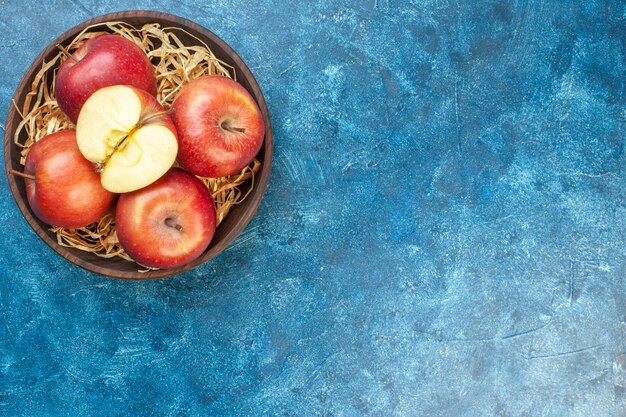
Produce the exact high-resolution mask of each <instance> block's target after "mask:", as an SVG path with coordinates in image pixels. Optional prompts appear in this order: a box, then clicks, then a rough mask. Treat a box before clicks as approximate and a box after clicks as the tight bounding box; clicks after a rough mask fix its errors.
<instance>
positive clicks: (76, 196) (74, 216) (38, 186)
mask: <svg viewBox="0 0 626 417" xmlns="http://www.w3.org/2000/svg"><path fill="white" fill-rule="evenodd" d="M24 174H25V175H24V176H27V177H30V178H25V182H26V197H27V199H28V203H29V205H30V207H31V209H32V210H33V212H34V213H35V215H36V216H37V217H38V218H39V219H40V220H41V221H42V222H44V223H47V224H49V225H52V226H60V227H83V226H87V225H88V224H90V223H93V222H95V221H98V220H99V219H100V218H101V217H102V216H103V215H105V214H106V212H107V211H108V210H109V209H110V208H111V206H112V204H113V202H114V200H115V197H116V195H115V194H113V193H111V192H109V191H107V190H105V189H104V188H103V187H102V185H100V175H99V174H98V173H97V172H96V170H95V169H94V166H93V165H92V164H91V162H89V161H88V160H86V159H85V158H84V157H83V156H82V155H81V153H80V151H79V150H78V146H77V145H76V132H75V131H73V130H65V131H62V132H57V133H53V134H51V135H48V136H46V137H44V138H42V139H41V140H39V141H37V142H35V144H33V146H32V147H31V148H30V151H29V153H28V155H27V156H26V164H25V166H24ZM33 177H34V178H33Z"/></svg>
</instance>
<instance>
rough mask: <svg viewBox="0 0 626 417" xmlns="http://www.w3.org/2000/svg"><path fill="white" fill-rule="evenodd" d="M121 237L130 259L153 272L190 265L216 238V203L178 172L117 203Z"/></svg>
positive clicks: (204, 189)
mask: <svg viewBox="0 0 626 417" xmlns="http://www.w3.org/2000/svg"><path fill="white" fill-rule="evenodd" d="M115 223H116V230H117V237H118V239H119V241H120V244H121V245H122V247H123V248H124V250H125V251H126V252H127V253H128V255H129V256H130V257H131V258H133V259H134V260H135V261H137V262H138V263H140V264H142V265H145V266H148V267H153V268H175V267H179V266H182V265H185V264H187V263H189V262H191V261H193V260H194V259H196V258H197V257H199V256H200V255H201V254H202V253H203V252H204V250H205V249H206V248H207V247H208V246H209V243H210V242H211V239H213V235H214V234H215V225H216V220H215V203H214V202H213V197H212V196H211V193H210V192H209V190H208V189H207V187H206V186H205V185H204V184H203V183H202V182H201V181H200V180H199V179H198V178H196V177H194V176H193V175H191V174H189V173H187V172H184V171H183V170H181V169H177V168H174V169H172V170H171V171H169V172H168V173H167V174H165V175H164V176H163V177H161V178H160V179H159V180H157V181H156V182H154V183H153V184H151V185H149V186H148V187H146V188H142V189H141V190H137V191H134V192H132V193H127V194H122V195H121V196H120V199H119V201H118V203H117V208H116V214H115Z"/></svg>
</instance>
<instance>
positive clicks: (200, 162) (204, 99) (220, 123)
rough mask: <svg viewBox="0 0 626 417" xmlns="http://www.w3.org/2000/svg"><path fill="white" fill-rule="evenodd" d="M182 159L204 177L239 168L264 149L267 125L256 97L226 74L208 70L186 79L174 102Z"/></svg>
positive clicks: (192, 170)
mask: <svg viewBox="0 0 626 417" xmlns="http://www.w3.org/2000/svg"><path fill="white" fill-rule="evenodd" d="M172 108H173V110H174V113H173V114H172V120H173V121H174V124H175V125H176V129H177V131H178V140H179V153H178V162H179V163H180V165H181V166H182V167H184V168H185V169H186V170H188V171H189V172H191V173H193V174H195V175H199V176H201V177H223V176H226V175H231V174H235V173H237V172H239V171H241V170H242V169H243V168H244V167H245V166H246V165H248V164H249V163H250V161H252V159H254V157H255V156H256V154H257V153H258V152H259V150H260V149H261V145H262V144H263V137H264V135H265V126H264V123H263V116H262V114H261V111H260V110H259V107H258V106H257V104H256V102H255V101H254V98H252V96H251V95H250V94H249V93H248V91H246V89H245V88H243V87H242V86H241V84H239V83H237V82H236V81H233V80H231V79H230V78H227V77H222V76H217V75H205V76H202V77H199V78H196V79H195V80H193V81H191V82H190V83H188V84H186V85H185V86H184V87H183V88H182V89H181V91H180V93H179V94H178V96H177V97H176V99H175V100H174V103H173V104H172Z"/></svg>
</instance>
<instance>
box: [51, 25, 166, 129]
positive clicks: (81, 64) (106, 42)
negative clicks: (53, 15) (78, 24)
mask: <svg viewBox="0 0 626 417" xmlns="http://www.w3.org/2000/svg"><path fill="white" fill-rule="evenodd" d="M119 84H124V85H131V86H133V87H136V88H139V89H142V90H145V91H147V92H148V93H149V94H151V95H153V96H155V95H156V93H157V84H156V74H155V71H154V67H153V66H152V64H151V63H150V60H149V59H148V56H147V55H146V54H145V52H144V51H143V50H142V49H141V48H139V47H138V46H137V45H135V44H134V43H133V42H132V41H130V40H128V39H125V38H123V37H121V36H118V35H111V34H105V35H100V36H97V37H95V38H92V39H89V40H88V41H86V42H85V43H84V44H83V45H81V46H80V47H79V48H78V49H77V50H76V51H75V52H74V53H73V54H72V55H71V56H70V57H68V58H67V59H66V60H65V61H64V62H63V63H62V64H61V66H60V67H59V71H58V72H57V76H56V78H55V96H56V99H57V102H58V103H59V107H61V110H63V112H64V113H65V114H67V116H68V117H69V118H70V120H71V121H72V122H74V123H76V121H77V120H78V115H79V113H80V110H81V108H82V106H83V104H84V103H85V101H87V99H88V98H89V97H90V96H91V95H92V94H93V93H94V92H96V91H97V90H99V89H100V88H103V87H108V86H111V85H119Z"/></svg>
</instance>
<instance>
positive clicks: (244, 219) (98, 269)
mask: <svg viewBox="0 0 626 417" xmlns="http://www.w3.org/2000/svg"><path fill="white" fill-rule="evenodd" d="M133 17H135V18H137V17H139V18H154V19H155V22H156V23H161V24H163V23H164V22H167V24H168V25H169V24H172V25H177V26H178V27H181V28H183V29H185V30H189V29H191V30H192V31H194V32H196V33H198V34H200V35H201V38H202V37H205V38H207V39H209V40H210V41H211V43H214V44H216V45H217V46H218V47H219V48H221V49H222V51H223V52H224V53H225V54H226V55H227V56H228V60H229V61H228V62H227V63H228V64H230V65H232V66H233V67H235V68H236V70H237V77H238V79H241V77H243V79H245V80H246V81H247V83H249V84H250V87H251V89H252V91H250V93H251V94H252V96H253V97H254V98H255V99H256V101H257V104H258V105H259V108H260V109H261V112H262V114H263V118H264V122H265V138H264V141H263V148H262V149H263V152H264V158H263V161H262V164H261V172H260V175H259V180H258V183H257V184H255V186H254V189H253V190H252V192H251V194H250V195H249V196H248V198H249V199H251V201H250V203H249V204H250V205H249V206H248V208H247V210H246V211H245V212H243V213H242V215H241V217H239V218H238V219H237V221H236V222H235V224H234V227H232V228H231V229H230V230H228V232H226V234H225V235H224V237H223V238H222V240H220V241H219V242H217V244H213V243H212V244H211V245H210V246H209V248H208V249H207V250H206V251H205V252H204V253H203V254H202V255H201V256H200V257H199V258H197V259H195V260H194V261H192V262H190V263H188V264H186V265H183V266H181V267H178V268H173V269H160V270H156V271H149V272H145V273H141V272H139V271H119V270H116V269H111V268H106V267H105V266H99V265H95V264H93V263H91V262H89V261H86V260H84V259H81V258H80V257H78V256H77V255H75V254H74V253H73V252H74V251H75V252H77V253H78V252H79V251H78V250H77V249H69V248H65V247H63V246H61V245H59V244H58V243H57V242H56V239H53V237H52V235H51V232H49V231H48V230H47V229H46V228H44V227H42V226H41V224H40V223H39V220H38V219H37V218H36V217H35V216H34V214H33V213H32V211H31V210H30V207H29V206H28V204H27V202H26V201H24V200H23V199H22V198H21V197H19V194H20V192H19V189H18V188H19V187H18V184H17V181H18V180H17V179H16V178H15V176H14V175H11V174H10V173H9V171H10V169H11V168H13V169H15V167H13V165H12V161H11V158H10V154H11V147H14V146H15V145H14V143H13V135H14V131H15V128H16V126H15V125H14V122H13V120H14V119H15V113H16V109H15V106H14V105H13V102H15V103H20V101H18V99H20V96H21V95H22V93H23V91H24V90H25V88H26V86H27V84H29V83H30V82H31V81H30V80H31V79H32V77H33V76H34V73H35V71H37V70H38V69H39V67H40V65H41V63H42V61H43V59H44V58H45V57H46V56H48V54H50V53H51V51H52V50H53V49H55V48H56V46H55V45H56V44H58V43H61V44H64V43H65V42H67V41H68V40H70V39H71V38H73V37H74V36H76V35H77V34H78V33H79V32H80V31H82V30H83V29H85V28H86V27H88V26H91V25H94V24H98V23H104V22H108V21H115V20H121V21H124V20H125V19H128V18H133ZM272 139H273V135H272V126H271V120H270V116H269V109H268V107H267V103H266V101H265V97H264V95H263V93H262V91H261V89H260V87H259V85H258V83H257V81H256V79H255V78H254V75H253V74H252V72H251V71H250V69H249V68H248V66H247V65H246V64H245V63H244V61H243V60H242V59H241V57H239V55H238V54H237V53H236V52H235V51H234V50H233V49H232V47H230V45H228V44H227V43H226V42H225V41H224V40H222V39H221V38H220V37H219V36H217V35H216V34H215V33H213V32H211V31H210V30H209V29H207V28H205V27H203V26H201V25H199V24H197V23H195V22H193V21H191V20H189V19H186V18H182V17H179V16H176V15H173V14H170V13H164V12H157V11H151V10H128V11H121V12H115V13H108V14H104V15H100V16H97V17H94V18H92V19H89V20H86V21H84V22H82V23H80V24H78V25H76V26H74V27H72V28H71V29H69V30H67V31H65V32H64V33H63V34H61V35H60V36H58V37H57V38H56V39H55V40H54V41H52V42H51V43H50V44H49V45H48V46H47V47H46V48H45V49H44V50H43V51H41V53H40V54H39V55H38V56H37V57H36V58H35V60H34V61H33V62H32V63H31V65H30V66H29V67H28V69H27V70H26V72H25V73H24V75H23V76H22V79H21V80H20V83H19V84H18V86H17V88H16V89H15V92H14V94H13V97H12V101H11V104H10V105H9V111H8V113H7V119H6V123H5V132H4V163H5V172H6V176H7V181H8V183H9V188H10V190H11V194H12V195H13V199H14V200H15V202H16V204H17V205H18V207H19V209H20V211H21V213H22V215H23V216H24V218H25V219H26V221H27V222H28V224H29V225H30V227H31V228H32V229H33V230H34V231H35V233H36V234H37V235H38V236H39V237H40V238H41V239H42V240H43V241H44V242H45V243H46V244H47V245H48V246H49V247H50V248H52V249H53V250H54V251H55V252H56V253H58V254H59V255H61V256H62V257H64V258H65V259H67V260H68V261H70V262H71V263H73V264H75V265H77V266H79V267H81V268H83V269H86V270H88V271H90V272H94V273H97V274H100V275H104V276H107V277H111V278H121V279H130V280H147V279H158V278H165V277H170V276H173V275H177V274H181V273H183V272H185V271H189V270H191V269H193V268H195V267H197V266H199V265H200V264H202V263H204V262H206V261H208V260H210V259H212V258H214V257H215V256H217V255H218V254H220V253H221V252H223V251H224V250H225V249H226V248H227V247H228V246H229V245H230V244H231V243H232V242H233V241H234V240H235V239H236V238H237V237H238V236H239V235H240V234H241V232H242V231H243V230H244V229H245V227H246V226H247V225H248V224H249V223H250V221H251V220H252V217H253V216H254V214H255V212H256V210H257V208H258V206H259V205H260V203H261V200H262V198H263V194H264V193H265V190H266V188H267V184H268V182H269V176H270V172H271V166H272V153H273V140H272ZM255 183H256V180H255ZM122 261H123V262H127V261H124V260H121V259H120V260H119V262H122ZM114 262H118V260H116V261H114Z"/></svg>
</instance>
